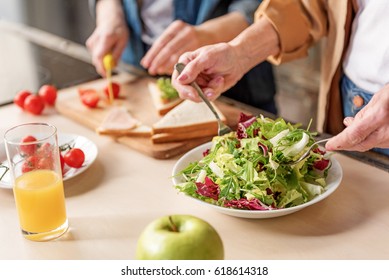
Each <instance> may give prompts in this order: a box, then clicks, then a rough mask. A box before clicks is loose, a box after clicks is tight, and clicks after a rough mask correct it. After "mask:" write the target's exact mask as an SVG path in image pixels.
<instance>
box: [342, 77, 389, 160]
mask: <svg viewBox="0 0 389 280" xmlns="http://www.w3.org/2000/svg"><path fill="white" fill-rule="evenodd" d="M340 83H341V85H340V88H341V92H342V101H343V115H344V117H354V116H355V115H356V114H357V113H358V112H359V111H360V110H362V108H363V107H365V106H366V104H367V103H369V101H370V100H371V98H372V97H373V94H374V93H372V92H369V91H366V90H364V89H361V88H359V87H358V86H357V85H355V84H354V83H353V82H352V81H351V80H350V79H349V78H348V77H347V76H346V75H343V77H342V79H341V82H340ZM355 98H359V101H360V102H361V101H362V100H363V102H361V103H359V104H355V103H356V102H354V100H355ZM360 98H362V99H360ZM360 104H362V105H360ZM359 105H360V106H359ZM372 150H373V151H375V152H378V153H380V154H384V155H389V149H382V148H374V149H372Z"/></svg>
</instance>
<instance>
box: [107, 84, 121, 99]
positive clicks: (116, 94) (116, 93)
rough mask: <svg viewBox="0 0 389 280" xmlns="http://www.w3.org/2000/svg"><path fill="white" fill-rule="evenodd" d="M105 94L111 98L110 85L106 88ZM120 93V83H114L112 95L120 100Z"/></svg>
mask: <svg viewBox="0 0 389 280" xmlns="http://www.w3.org/2000/svg"><path fill="white" fill-rule="evenodd" d="M104 93H105V95H106V96H107V98H109V85H106V86H105V87H104ZM119 93H120V85H119V84H118V83H115V82H112V94H113V98H118V97H119Z"/></svg>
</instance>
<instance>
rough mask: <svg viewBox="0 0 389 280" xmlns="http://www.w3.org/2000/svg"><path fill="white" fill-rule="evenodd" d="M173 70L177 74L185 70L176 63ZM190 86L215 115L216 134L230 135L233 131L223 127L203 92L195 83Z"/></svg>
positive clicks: (181, 65) (225, 126) (183, 66)
mask: <svg viewBox="0 0 389 280" xmlns="http://www.w3.org/2000/svg"><path fill="white" fill-rule="evenodd" d="M174 68H175V69H176V70H177V71H178V73H180V74H181V72H182V70H184V68H185V64H183V63H177V64H176V65H175V66H174ZM191 86H192V87H194V89H195V90H196V91H197V93H198V95H199V96H200V98H201V99H202V100H203V101H204V102H205V104H207V106H208V107H209V109H210V110H211V111H212V113H213V114H214V115H215V117H216V120H217V123H218V133H217V134H218V135H219V136H221V135H224V134H227V133H230V132H231V131H233V130H232V129H231V128H230V127H229V126H227V125H225V124H224V123H223V121H222V120H221V119H220V117H219V114H218V113H217V112H216V110H215V108H214V107H213V105H212V103H211V102H209V100H208V99H207V98H206V97H205V95H204V93H203V91H202V90H201V88H200V87H199V85H198V84H197V83H196V82H192V83H191Z"/></svg>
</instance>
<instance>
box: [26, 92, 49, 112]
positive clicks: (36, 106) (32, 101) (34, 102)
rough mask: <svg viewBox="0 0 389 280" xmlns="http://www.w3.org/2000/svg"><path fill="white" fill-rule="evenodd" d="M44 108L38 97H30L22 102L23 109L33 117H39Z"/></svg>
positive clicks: (43, 103)
mask: <svg viewBox="0 0 389 280" xmlns="http://www.w3.org/2000/svg"><path fill="white" fill-rule="evenodd" d="M44 108H45V102H44V101H43V99H42V98H41V97H40V96H39V95H33V94H32V95H30V96H27V97H26V100H25V101H24V109H25V110H26V111H27V112H29V113H31V114H34V115H40V114H41V113H42V111H43V109H44Z"/></svg>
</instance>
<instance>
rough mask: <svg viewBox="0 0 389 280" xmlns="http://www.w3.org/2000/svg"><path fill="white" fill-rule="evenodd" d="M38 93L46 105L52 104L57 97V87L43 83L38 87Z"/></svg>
mask: <svg viewBox="0 0 389 280" xmlns="http://www.w3.org/2000/svg"><path fill="white" fill-rule="evenodd" d="M38 95H39V96H40V97H42V99H43V100H44V102H45V103H46V104H47V105H49V106H53V105H54V104H55V100H56V99H57V88H56V87H55V86H52V85H43V86H41V88H40V89H39V91H38Z"/></svg>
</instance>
